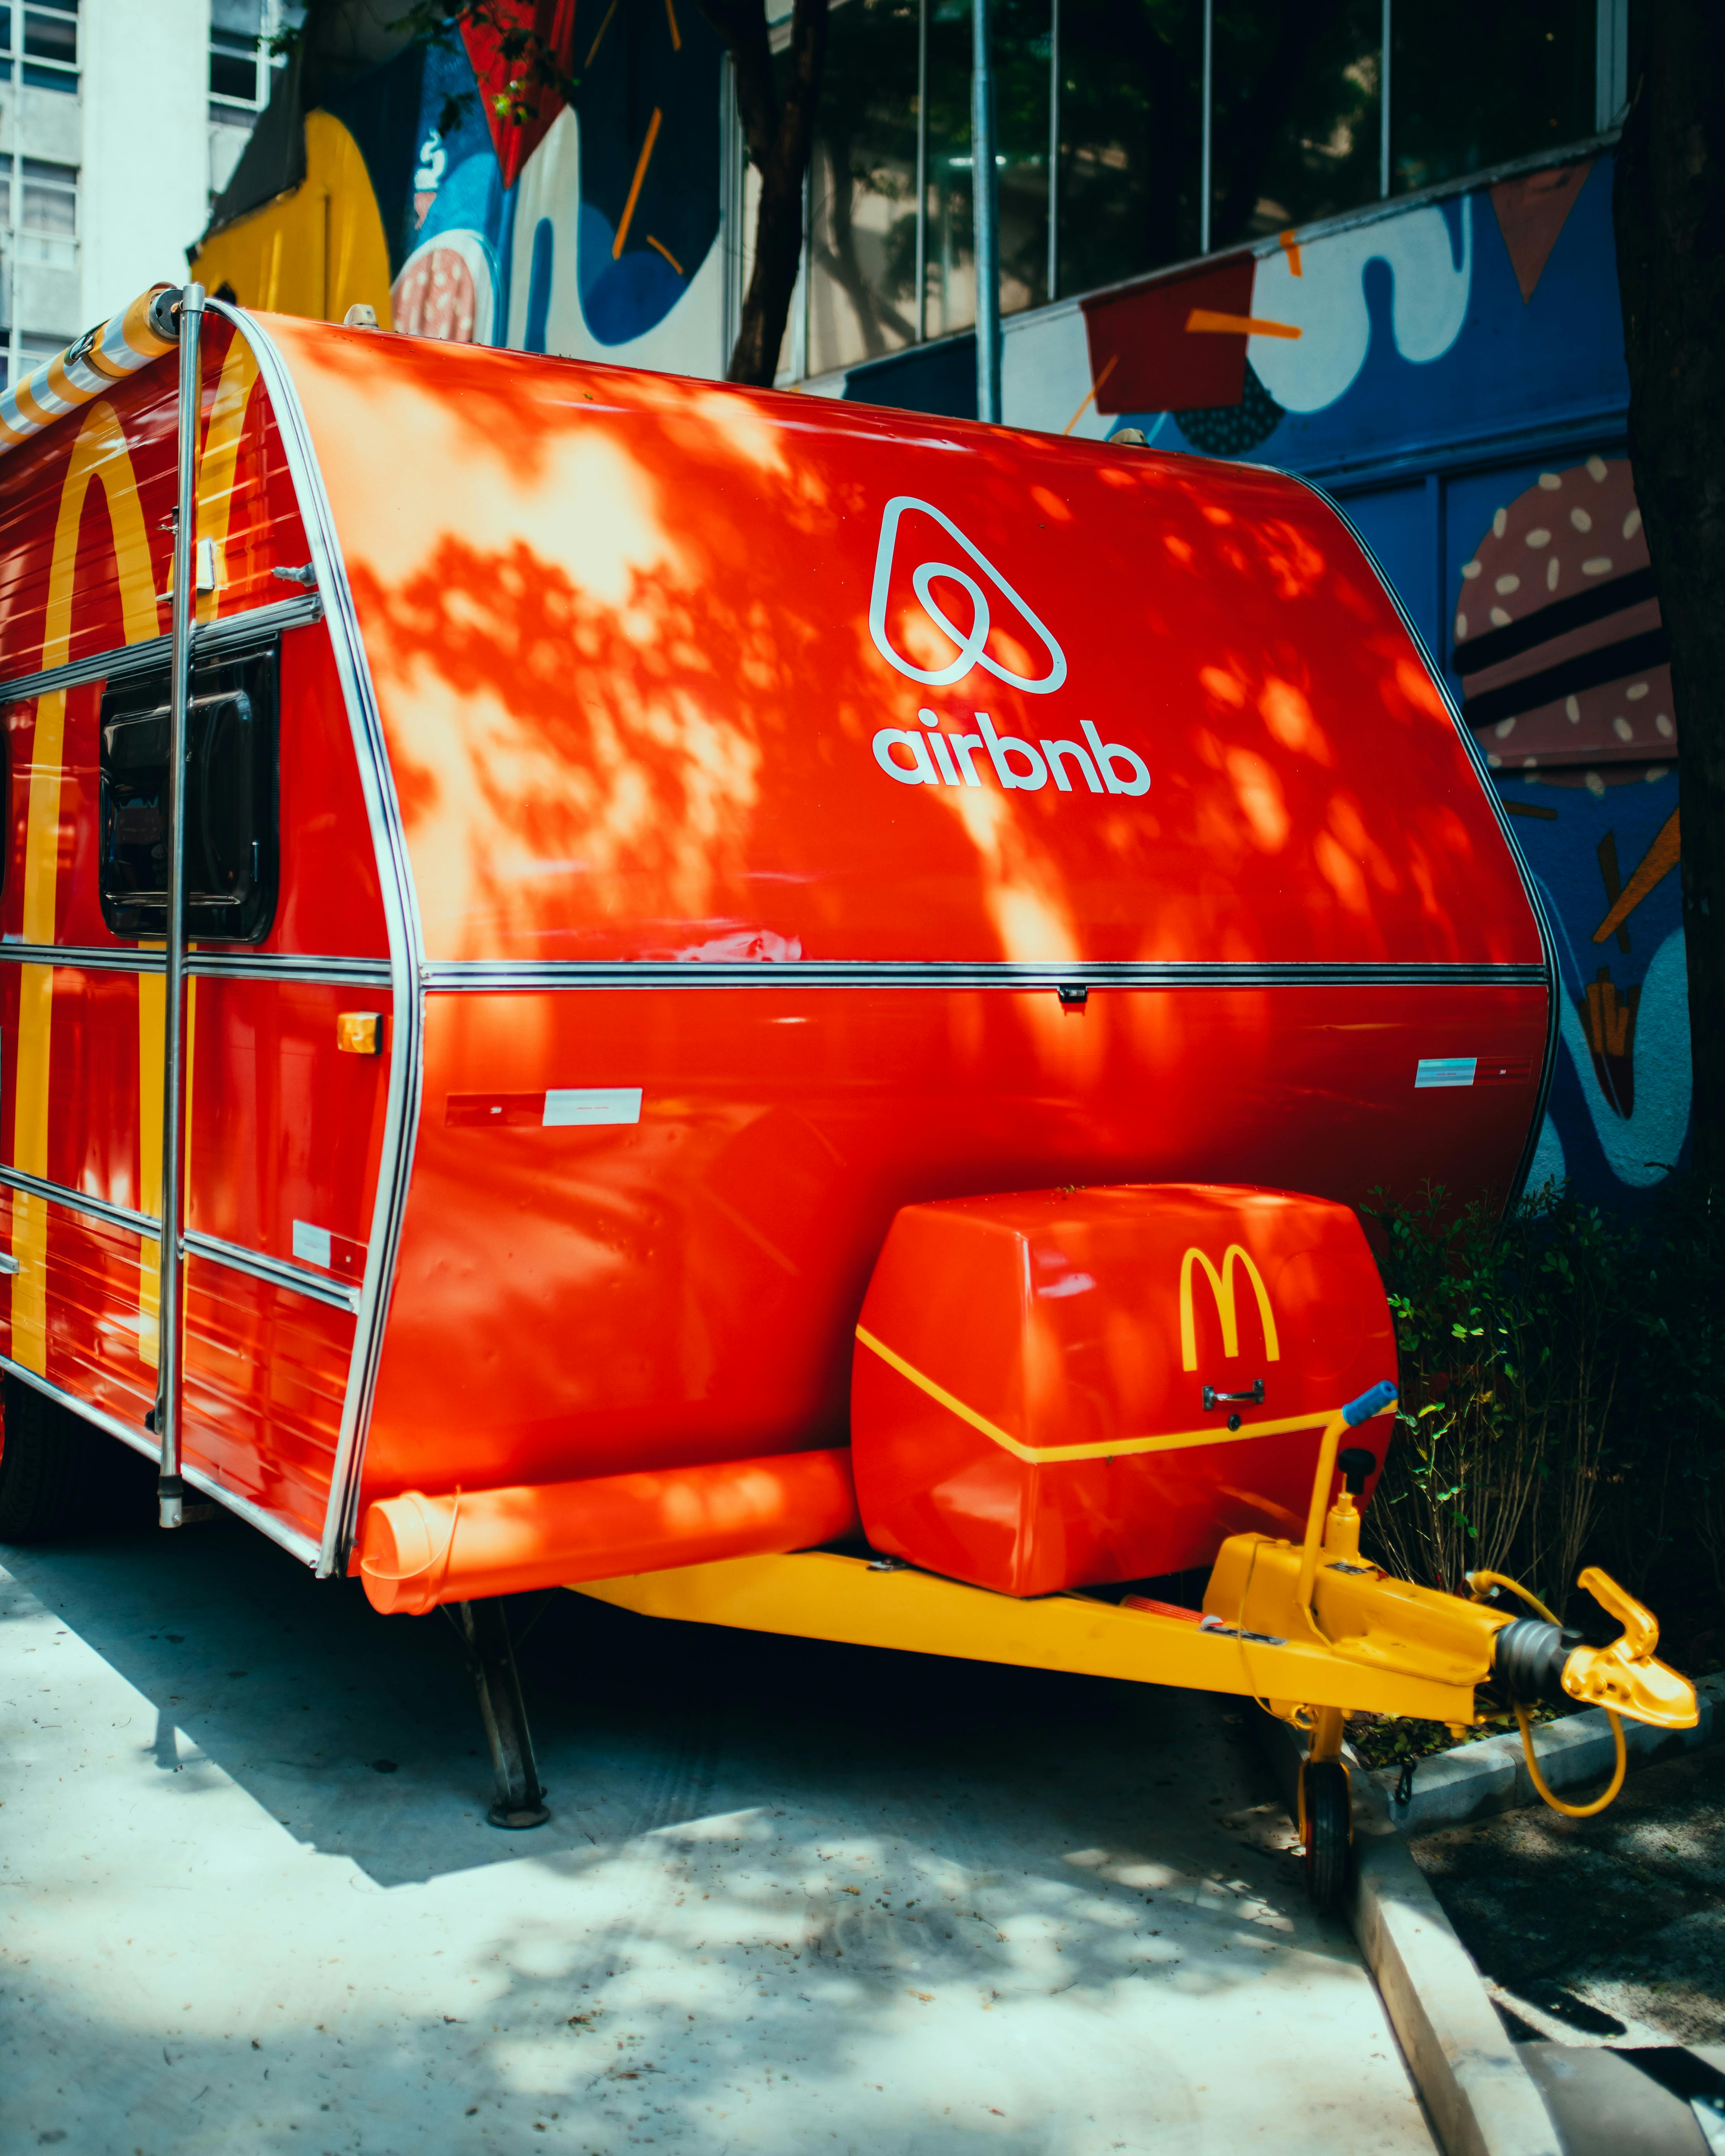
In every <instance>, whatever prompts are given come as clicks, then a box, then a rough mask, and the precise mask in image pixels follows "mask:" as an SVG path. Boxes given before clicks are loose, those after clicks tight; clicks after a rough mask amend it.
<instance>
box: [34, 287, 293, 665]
mask: <svg viewBox="0 0 1725 2156" xmlns="http://www.w3.org/2000/svg"><path fill="white" fill-rule="evenodd" d="M211 311H212V312H214V311H215V310H214V306H213V304H212V307H211ZM322 618H323V601H322V599H321V598H320V597H319V595H318V594H317V593H316V592H305V593H301V594H300V597H299V598H291V599H276V600H274V601H272V602H271V603H270V605H268V606H261V607H252V608H249V609H248V610H247V611H246V612H245V613H234V614H228V615H227V616H225V617H224V618H223V619H221V620H218V621H205V622H198V623H197V624H194V625H193V630H192V660H193V665H197V664H198V661H199V660H205V659H214V658H218V657H219V656H220V654H222V653H223V651H226V650H228V649H231V648H232V647H233V646H234V645H235V644H251V643H254V642H255V641H257V640H259V639H261V638H264V637H268V636H276V635H280V634H282V633H283V632H284V631H285V630H287V629H305V628H307V627H309V626H310V625H311V624H312V623H313V622H316V621H321V619H322ZM172 657H173V639H172V636H152V637H149V638H146V640H145V641H144V642H143V643H141V644H124V645H122V646H121V649H119V650H118V651H102V652H97V653H96V654H95V655H94V656H93V657H91V658H89V659H74V660H70V661H69V663H68V664H67V665H64V666H50V667H48V668H46V669H45V670H44V671H43V672H41V673H39V674H21V675H18V678H17V679H16V680H12V681H0V704H19V703H23V702H26V701H28V699H29V698H31V697H33V696H47V695H48V693H49V690H53V689H75V688H77V687H79V686H80V684H82V683H83V682H85V681H121V680H130V679H131V677H132V676H133V675H137V674H151V673H155V672H157V671H159V670H161V669H162V667H164V666H167V665H169V664H170V663H171V661H172Z"/></svg>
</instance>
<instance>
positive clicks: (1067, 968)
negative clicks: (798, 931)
mask: <svg viewBox="0 0 1725 2156" xmlns="http://www.w3.org/2000/svg"><path fill="white" fill-rule="evenodd" d="M420 978H421V981H422V983H423V984H424V987H425V988H428V989H429V990H431V991H433V992H434V993H446V994H447V993H456V994H468V995H473V994H488V993H491V994H495V993H508V992H517V991H521V990H539V991H544V990H547V989H562V988H569V989H575V988H583V989H585V988H781V989H798V988H1017V989H1025V988H1063V987H1068V986H1076V984H1077V983H1080V982H1082V983H1083V984H1084V985H1085V986H1086V988H1467V987H1490V988H1514V987H1517V986H1518V985H1530V984H1532V983H1543V982H1544V981H1545V980H1546V979H1547V978H1548V977H1547V974H1546V972H1545V969H1544V968H1543V967H1539V966H1532V965H1515V966H1507V965H1421V964H1408V965H1390V964H1383V965H1377V964H1373V965H1366V964H1361V965H1353V964H1335V965H1331V964H1327V963H1323V962H1316V961H1314V962H1311V963H1306V962H1274V961H1266V962H1264V963H1262V964H1252V963H1250V962H1244V963H1235V962H1223V961H1216V962H1208V961H1205V960H1202V959H1193V960H1173V961H1169V962H1167V963H1154V962H1150V963H1138V962H1122V963H1113V962H1105V961H1074V962H1072V963H1070V964H1068V965H1051V966H1025V965H1009V964H1004V963H1003V964H999V965H989V964H966V963H963V962H954V963H946V962H933V961H930V962H909V963H906V962H850V961H845V960H831V961H821V960H815V959H796V960H793V961H792V962H789V963H788V964H778V963H775V962H769V961H762V962H758V963H752V964H751V963H739V964H735V965H711V966H708V965H698V964H688V963H681V962H676V961H670V962H663V963H661V962H641V963H639V964H629V963H616V964H605V965H582V964H579V963H578V962H573V961H570V962H563V961H559V960H539V961H532V962H529V961H526V960H523V961H520V962H510V961H507V960H495V961H494V960H490V959H485V958H476V959H462V960H453V961H444V962H441V963H433V964H428V965H427V966H426V967H425V968H424V970H423V972H422V973H421V976H420Z"/></svg>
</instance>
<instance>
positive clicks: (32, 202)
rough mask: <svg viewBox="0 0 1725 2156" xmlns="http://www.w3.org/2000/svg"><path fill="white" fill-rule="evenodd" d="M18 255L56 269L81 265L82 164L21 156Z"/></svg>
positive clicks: (24, 259) (17, 224)
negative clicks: (79, 258) (48, 161)
mask: <svg viewBox="0 0 1725 2156" xmlns="http://www.w3.org/2000/svg"><path fill="white" fill-rule="evenodd" d="M15 226H16V229H17V233H18V260H19V261H20V262H39V263H46V264H49V266H50V267H51V268H54V269H75V268H76V267H77V265H78V167H76V166H75V165H50V164H48V163H46V162H44V160H43V159H42V158H40V157H21V158H19V160H18V213H17V217H16V219H15Z"/></svg>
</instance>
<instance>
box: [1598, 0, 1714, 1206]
mask: <svg viewBox="0 0 1725 2156" xmlns="http://www.w3.org/2000/svg"><path fill="white" fill-rule="evenodd" d="M1645 25H1646V28H1645V38H1646V49H1645V71H1644V73H1643V74H1642V76H1641V80H1640V82H1639V84H1638V85H1637V86H1636V90H1635V102H1634V105H1632V107H1631V109H1630V116H1629V120H1628V122H1627V124H1626V125H1625V128H1624V132H1623V140H1622V142H1621V144H1620V147H1619V150H1618V153H1617V177H1616V184H1615V195H1614V198H1613V205H1612V207H1613V216H1614V218H1615V224H1616V232H1617V273H1618V283H1619V286H1620V291H1621V295H1622V301H1623V341H1624V350H1625V357H1626V358H1627V360H1628V362H1629V378H1630V457H1631V459H1632V460H1633V464H1634V468H1635V495H1636V498H1637V500H1639V502H1640V507H1641V515H1642V517H1643V519H1644V521H1645V526H1646V531H1647V547H1648V552H1649V553H1650V554H1651V557H1652V562H1653V567H1654V571H1655V573H1656V576H1657V577H1658V579H1659V601H1660V608H1661V613H1663V615H1664V617H1665V624H1666V636H1667V638H1668V639H1669V640H1670V644H1671V690H1672V694H1673V696H1674V697H1675V698H1676V720H1677V732H1678V739H1679V742H1680V744H1681V753H1680V756H1679V759H1678V766H1677V804H1678V813H1679V817H1680V819H1681V821H1680V829H1681V833H1682V862H1681V878H1682V903H1683V931H1684V937H1685V943H1686V957H1687V962H1688V974H1689V1036H1690V1044H1691V1052H1692V1056H1693V1060H1694V1070H1695V1109H1694V1122H1693V1130H1694V1145H1695V1168H1696V1172H1697V1176H1698V1178H1699V1179H1700V1180H1701V1182H1702V1184H1703V1186H1704V1187H1707V1188H1713V1189H1718V1188H1722V1187H1725V8H1722V7H1721V6H1720V5H1719V0H1658V4H1657V5H1656V6H1653V7H1650V8H1648V9H1647V11H1646V16H1645Z"/></svg>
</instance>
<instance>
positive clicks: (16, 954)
mask: <svg viewBox="0 0 1725 2156" xmlns="http://www.w3.org/2000/svg"><path fill="white" fill-rule="evenodd" d="M8 959H10V960H11V961H12V962H13V963H14V964H16V965H19V966H69V967H71V968H74V970H75V971H76V972H78V973H165V972H166V971H167V956H166V954H165V953H164V952H161V951H131V950H126V949H121V950H114V949H111V948H110V947H108V946H107V945H105V944H99V943H0V962H4V961H6V960H8Z"/></svg>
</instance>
